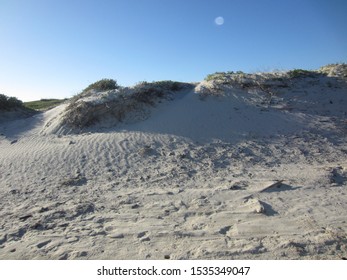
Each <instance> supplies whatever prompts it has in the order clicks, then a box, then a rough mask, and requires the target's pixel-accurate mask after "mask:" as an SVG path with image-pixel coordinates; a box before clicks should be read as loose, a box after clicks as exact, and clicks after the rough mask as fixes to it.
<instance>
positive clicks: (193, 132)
mask: <svg viewBox="0 0 347 280" xmlns="http://www.w3.org/2000/svg"><path fill="white" fill-rule="evenodd" d="M328 70H329V71H330V72H327V73H325V74H324V75H321V74H317V75H314V76H308V77H306V76H305V77H298V78H287V76H285V75H286V74H281V75H282V76H275V75H274V74H259V75H255V74H254V75H251V74H247V75H243V76H237V75H234V76H232V77H235V78H232V79H231V80H227V81H226V80H223V81H220V80H218V79H214V80H211V81H202V82H200V83H195V84H191V85H190V86H188V87H186V88H183V89H181V90H180V91H178V92H174V93H169V94H168V96H169V98H163V99H158V100H156V101H155V102H154V104H149V105H148V104H144V105H143V106H142V107H141V108H140V107H134V108H135V109H134V110H133V111H132V112H131V113H130V114H129V115H126V116H125V118H124V119H122V120H121V121H119V119H117V120H111V119H110V117H109V116H107V118H106V117H105V119H100V120H98V122H96V123H94V124H93V125H91V126H88V127H84V128H83V129H78V131H77V130H76V129H72V128H69V127H68V126H67V121H66V118H67V116H68V113H69V112H70V111H69V110H72V109H71V106H70V107H69V101H67V102H66V103H64V104H62V105H59V106H58V107H55V108H53V109H51V110H49V111H46V112H43V113H39V114H36V115H34V116H30V117H23V116H21V117H13V116H10V117H3V118H2V120H1V122H0V201H1V204H0V217H1V219H0V259H54V260H58V259H59V260H60V259H159V260H160V259H345V258H347V233H346V231H347V223H346V222H347V212H346V205H347V195H346V192H347V190H346V188H347V161H346V158H347V110H346V109H347V86H346V85H347V82H346V81H347V80H346V77H344V76H341V75H340V74H339V73H338V72H336V71H335V70H336V69H335V68H332V69H330V68H329V69H328ZM328 70H326V71H328ZM334 71H335V72H334ZM107 94H108V95H107V96H110V94H111V93H107ZM112 94H113V93H112ZM93 96H94V97H93ZM96 96H98V93H95V94H94V95H92V96H91V97H88V98H89V99H88V100H87V99H84V100H83V102H85V103H83V104H87V103H88V102H94V103H93V104H96V103H95V102H96V101H95V100H96ZM93 98H94V99H93ZM81 102H82V101H81ZM76 104H82V103H76ZM102 104H105V108H107V106H109V105H107V104H108V103H107V102H104V103H102ZM76 106H77V105H76ZM69 108H70V109H69ZM84 117H85V116H83V118H84ZM64 118H65V122H64V121H63V120H64Z"/></svg>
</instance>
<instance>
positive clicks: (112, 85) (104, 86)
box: [82, 79, 119, 93]
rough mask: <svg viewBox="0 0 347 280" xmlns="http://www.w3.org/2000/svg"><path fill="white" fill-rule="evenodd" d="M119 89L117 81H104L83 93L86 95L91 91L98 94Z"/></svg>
mask: <svg viewBox="0 0 347 280" xmlns="http://www.w3.org/2000/svg"><path fill="white" fill-rule="evenodd" d="M117 88H119V85H118V84H117V81H116V80H113V79H102V80H99V81H97V82H95V83H92V84H90V85H89V86H87V87H86V88H85V89H84V90H83V91H82V93H86V92H88V91H91V90H95V91H97V92H99V91H106V90H113V89H117Z"/></svg>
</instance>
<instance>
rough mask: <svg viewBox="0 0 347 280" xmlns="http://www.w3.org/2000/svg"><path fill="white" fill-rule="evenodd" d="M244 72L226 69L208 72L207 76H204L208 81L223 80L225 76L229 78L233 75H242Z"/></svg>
mask: <svg viewBox="0 0 347 280" xmlns="http://www.w3.org/2000/svg"><path fill="white" fill-rule="evenodd" d="M244 74H245V73H244V72H242V71H236V72H234V71H227V72H215V73H213V74H209V75H207V77H206V78H205V81H207V82H209V81H215V80H220V81H223V80H225V79H226V78H229V77H231V76H234V75H241V76H242V75H244Z"/></svg>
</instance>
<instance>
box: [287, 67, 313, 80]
mask: <svg viewBox="0 0 347 280" xmlns="http://www.w3.org/2000/svg"><path fill="white" fill-rule="evenodd" d="M288 75H289V78H291V79H295V78H305V77H312V76H314V72H312V71H308V70H303V69H294V70H291V71H288Z"/></svg>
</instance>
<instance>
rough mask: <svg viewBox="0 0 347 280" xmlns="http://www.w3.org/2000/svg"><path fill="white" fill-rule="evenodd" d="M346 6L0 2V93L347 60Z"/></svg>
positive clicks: (295, 1) (176, 0) (185, 0)
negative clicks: (103, 80) (100, 81)
mask: <svg viewBox="0 0 347 280" xmlns="http://www.w3.org/2000/svg"><path fill="white" fill-rule="evenodd" d="M346 15H347V1H346V0H288V1H285V0H55V1H54V0H0V93H2V94H6V95H8V96H15V97H17V98H19V99H21V100H23V101H29V100H38V99H41V98H65V97H71V96H73V95H75V94H77V93H79V92H80V91H82V90H83V89H84V88H86V87H87V86H88V85H89V84H91V83H93V82H95V81H97V80H100V79H103V78H110V79H115V80H117V82H118V84H119V85H122V86H130V85H134V84H136V83H137V82H140V81H148V82H151V81H158V80H177V81H184V82H196V81H201V80H203V79H204V78H205V77H206V76H207V75H208V74H210V73H214V72H217V71H237V70H241V71H244V72H258V71H274V70H289V69H295V68H303V69H317V68H319V67H321V66H323V65H326V64H329V63H341V62H345V63H346V62H347V16H346Z"/></svg>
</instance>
